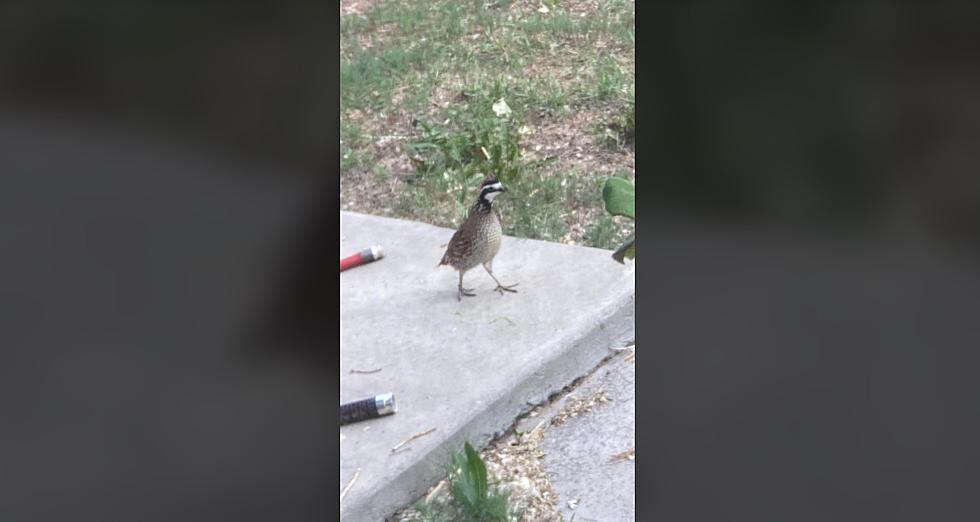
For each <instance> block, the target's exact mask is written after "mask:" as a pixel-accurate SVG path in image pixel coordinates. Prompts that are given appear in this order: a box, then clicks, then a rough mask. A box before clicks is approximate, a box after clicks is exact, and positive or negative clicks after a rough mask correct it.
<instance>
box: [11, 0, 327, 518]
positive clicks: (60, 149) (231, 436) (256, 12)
mask: <svg viewBox="0 0 980 522" xmlns="http://www.w3.org/2000/svg"><path fill="white" fill-rule="evenodd" d="M338 16H339V12H338V9H337V6H336V5H331V4H329V3H314V2H306V3H301V2H248V3H226V2H222V3H210V2H205V3H189V2H173V3H167V2H137V3H132V2H118V1H106V0H96V1H93V2H83V3H78V2H22V1H15V2H5V3H2V4H0V172H3V176H2V179H3V182H2V185H3V187H0V222H2V224H0V239H2V243H3V249H4V254H3V256H2V260H0V274H2V276H3V280H2V281H0V288H3V290H2V297H0V317H2V318H0V331H2V332H3V336H4V339H3V340H2V341H0V345H2V346H3V348H2V352H0V383H2V384H0V397H2V398H0V412H2V413H0V417H2V418H3V422H2V424H3V428H0V462H3V464H2V466H0V468H2V471H0V519H2V520H4V521H17V520H65V519H72V520H232V519H234V520H270V519H282V520H311V521H312V520H317V521H319V520H330V519H333V518H335V514H336V513H338V512H339V505H338V503H337V502H338V500H337V499H338V497H337V492H338V491H339V489H340V485H339V478H338V475H337V473H336V470H337V469H338V463H339V448H338V446H337V438H336V433H337V418H336V411H337V410H336V409H335V408H336V404H337V403H338V400H339V375H338V371H339V370H338V355H339V354H338V350H339V346H338V339H339V335H338V333H339V329H338V325H337V322H338V317H339V313H338V312H339V305H338V303H337V296H338V295H339V288H338V286H337V285H338V284H337V283H336V281H338V279H337V275H336V273H334V272H332V271H331V272H327V271H326V268H325V267H327V266H330V267H334V266H336V265H333V263H335V262H336V259H337V258H336V255H337V254H338V251H337V250H338V248H337V244H338V243H337V237H338V235H337V234H338V230H339V222H338V220H339V213H338V209H339V201H338V194H339V188H338V178H337V166H338V164H339V163H338V155H339V136H338V121H339V117H338V106H337V100H338V92H339V85H338V70H339V62H338V60H339V54H338V53H339V48H338V29H339V18H338ZM327 261H329V263H327Z"/></svg>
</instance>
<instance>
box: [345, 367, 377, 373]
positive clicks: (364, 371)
mask: <svg viewBox="0 0 980 522" xmlns="http://www.w3.org/2000/svg"><path fill="white" fill-rule="evenodd" d="M380 371H381V368H375V369H374V370H355V369H353V368H352V369H351V371H350V372H351V373H378V372H380Z"/></svg>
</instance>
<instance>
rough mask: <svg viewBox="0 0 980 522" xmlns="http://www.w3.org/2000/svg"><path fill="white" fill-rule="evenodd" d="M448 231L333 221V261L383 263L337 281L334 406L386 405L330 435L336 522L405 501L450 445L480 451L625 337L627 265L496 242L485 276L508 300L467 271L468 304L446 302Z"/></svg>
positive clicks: (628, 326)
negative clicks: (336, 464) (340, 494)
mask: <svg viewBox="0 0 980 522" xmlns="http://www.w3.org/2000/svg"><path fill="white" fill-rule="evenodd" d="M505 219H506V216H505ZM452 233H453V231H452V230H450V229H445V228H438V227H433V226H430V225H425V224H421V223H414V222H408V221H400V220H394V219H387V218H380V217H374V216H366V215H361V214H354V213H349V212H343V213H341V236H342V237H341V254H342V255H347V254H350V253H354V252H356V251H359V250H361V249H363V248H366V247H368V246H371V245H373V244H381V245H383V246H384V249H385V253H386V257H385V258H384V259H382V260H381V261H378V262H375V263H371V264H369V265H365V266H361V267H358V268H355V269H352V270H349V271H347V272H344V273H342V274H341V276H340V277H341V300H340V302H341V331H342V333H341V400H342V401H351V400H356V399H362V398H366V397H370V396H373V395H375V394H378V393H384V392H389V391H390V392H394V393H395V396H396V398H397V401H398V408H399V410H398V413H396V414H395V415H392V416H388V417H385V418H381V419H376V420H373V421H369V422H363V423H358V424H353V425H349V426H345V427H343V428H342V429H341V442H340V448H341V470H340V480H341V487H345V486H347V485H348V484H350V483H351V480H352V479H354V477H355V476H356V480H354V482H353V484H351V485H350V488H349V490H348V492H347V494H346V496H345V497H344V499H343V502H342V505H341V518H342V519H343V520H345V521H355V522H356V521H372V522H376V521H379V520H383V519H384V518H385V517H386V516H388V515H390V514H392V513H393V512H394V511H395V510H397V509H399V508H401V507H403V506H405V505H407V504H410V503H411V502H413V501H414V500H416V499H417V498H418V497H419V496H421V495H422V494H424V493H425V491H426V488H428V487H429V486H431V485H433V484H434V483H435V482H437V481H438V480H439V479H441V478H443V476H444V474H445V471H446V467H447V465H448V463H449V455H450V453H452V452H453V451H457V450H459V449H460V448H461V447H462V445H463V442H464V441H470V442H471V443H473V444H474V445H475V446H476V447H478V448H479V447H482V446H483V445H485V444H486V443H487V442H488V441H489V440H490V439H492V438H493V437H494V435H495V434H496V433H498V432H500V431H502V430H504V429H506V428H507V427H508V426H510V425H511V424H512V423H513V421H514V419H515V418H516V417H517V416H518V415H520V414H521V413H522V412H525V411H527V410H529V409H530V407H531V406H532V405H534V404H537V403H540V402H542V401H544V400H545V399H546V398H547V397H548V396H549V395H550V394H552V393H554V392H557V391H559V390H561V389H562V388H563V387H564V386H566V385H568V384H569V383H571V382H572V381H573V380H574V379H575V378H576V377H579V376H581V375H584V374H585V373H587V372H588V371H589V370H591V369H593V368H594V367H595V366H596V365H597V364H599V362H600V361H601V360H602V359H603V358H604V357H606V356H608V355H609V347H611V346H617V345H622V344H623V343H624V342H626V341H628V340H631V339H633V337H634V317H633V310H634V282H633V272H632V265H627V266H626V267H624V266H623V265H620V264H618V263H616V262H615V261H613V260H612V259H611V257H610V252H609V251H606V250H599V249H593V248H585V247H575V246H568V245H561V244H557V243H548V242H542V241H533V240H524V239H515V238H505V239H504V244H503V246H502V248H501V251H500V254H499V255H498V257H497V259H496V260H495V262H494V274H495V275H496V276H497V277H498V278H499V279H500V281H501V282H502V283H504V284H513V283H520V285H519V286H518V287H517V289H518V290H519V293H517V294H506V295H503V296H501V295H499V294H497V293H495V292H493V291H492V290H493V288H494V286H495V285H494V283H493V280H492V279H490V277H489V276H488V275H487V274H486V273H485V272H483V271H482V269H480V270H473V271H472V272H470V273H469V274H467V277H466V280H465V284H466V286H467V287H472V288H475V289H476V293H477V296H476V297H470V298H464V300H463V301H462V302H458V301H457V300H456V283H457V275H456V273H455V272H454V271H452V270H451V269H449V268H446V267H437V266H436V265H437V263H438V262H439V259H440V257H441V256H442V253H443V251H444V250H445V246H444V245H445V244H446V243H447V242H448V241H449V238H450V237H451V236H452ZM379 369H380V371H375V370H379ZM360 372H372V373H360ZM433 429H434V430H435V431H431V432H430V430H433ZM427 432H428V434H427V435H424V436H421V437H419V438H417V439H415V440H412V441H411V442H409V443H407V444H404V445H403V446H401V448H400V449H399V451H397V452H392V449H393V448H395V447H396V446H398V445H399V444H401V443H402V442H404V441H406V440H408V439H410V438H411V437H413V435H416V434H420V433H427Z"/></svg>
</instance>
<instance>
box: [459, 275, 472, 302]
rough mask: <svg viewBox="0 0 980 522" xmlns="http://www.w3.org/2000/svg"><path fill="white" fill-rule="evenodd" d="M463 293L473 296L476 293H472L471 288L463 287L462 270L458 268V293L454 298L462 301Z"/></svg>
mask: <svg viewBox="0 0 980 522" xmlns="http://www.w3.org/2000/svg"><path fill="white" fill-rule="evenodd" d="M464 295H465V296H467V297H473V296H475V295H476V294H474V293H473V289H472V288H463V271H462V270H460V271H459V295H458V296H456V299H458V300H460V301H462V300H463V296H464Z"/></svg>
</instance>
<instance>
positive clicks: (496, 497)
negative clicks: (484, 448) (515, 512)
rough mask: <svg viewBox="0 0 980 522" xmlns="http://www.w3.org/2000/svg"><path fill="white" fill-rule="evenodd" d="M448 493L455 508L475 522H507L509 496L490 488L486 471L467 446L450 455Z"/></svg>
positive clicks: (470, 447) (478, 456)
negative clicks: (477, 521) (450, 465)
mask: <svg viewBox="0 0 980 522" xmlns="http://www.w3.org/2000/svg"><path fill="white" fill-rule="evenodd" d="M449 490H450V492H452V496H453V500H454V501H455V502H456V504H458V505H459V507H460V508H462V510H463V511H464V512H465V513H466V514H467V515H469V516H470V517H472V518H474V519H475V520H481V521H483V520H486V521H502V522H506V521H507V511H508V504H507V497H508V495H507V493H502V492H500V491H498V490H497V489H496V488H494V487H491V485H490V482H489V480H488V478H487V467H486V465H485V464H484V463H483V459H482V458H480V454H479V453H477V452H476V450H474V449H473V446H471V445H470V443H469V442H467V443H466V444H465V446H464V447H463V451H461V452H458V453H455V454H453V469H452V471H451V472H450V474H449Z"/></svg>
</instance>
